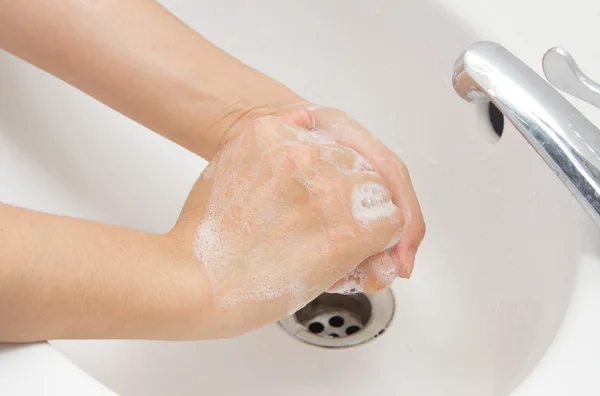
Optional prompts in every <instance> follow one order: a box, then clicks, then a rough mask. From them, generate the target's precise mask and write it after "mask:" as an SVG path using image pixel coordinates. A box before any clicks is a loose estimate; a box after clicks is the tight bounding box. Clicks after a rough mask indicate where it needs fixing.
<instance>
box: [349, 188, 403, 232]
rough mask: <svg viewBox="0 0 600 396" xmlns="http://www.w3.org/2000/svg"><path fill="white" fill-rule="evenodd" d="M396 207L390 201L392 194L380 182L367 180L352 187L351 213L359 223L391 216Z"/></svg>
mask: <svg viewBox="0 0 600 396" xmlns="http://www.w3.org/2000/svg"><path fill="white" fill-rule="evenodd" d="M397 210H398V208H397V207H396V206H395V205H394V204H393V203H392V194H391V193H390V192H389V190H388V189H387V188H385V187H384V186H382V185H381V184H377V183H373V182H368V183H362V184H359V185H357V186H355V187H354V191H353V192H352V215H353V216H354V218H355V219H356V220H357V221H359V222H361V223H369V222H371V221H374V220H378V219H382V218H386V217H388V218H391V217H393V216H394V214H395V213H396V211H397Z"/></svg>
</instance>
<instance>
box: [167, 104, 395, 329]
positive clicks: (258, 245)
mask: <svg viewBox="0 0 600 396" xmlns="http://www.w3.org/2000/svg"><path fill="white" fill-rule="evenodd" d="M307 115H310V114H308V113H307V112H306V110H305V109H301V108H300V109H293V110H286V111H285V112H284V114H282V116H281V118H282V119H283V120H288V121H289V123H287V122H283V121H281V119H279V118H276V117H273V116H271V117H262V118H259V119H257V120H256V121H254V122H253V123H252V124H251V126H250V127H247V128H245V129H244V130H242V131H240V132H239V133H238V134H237V135H236V136H235V137H233V138H231V139H230V140H229V141H228V142H227V143H226V144H225V146H224V147H223V149H222V150H221V151H220V152H219V153H218V154H217V156H216V157H215V158H214V159H213V160H212V162H211V163H210V165H209V166H208V167H207V168H206V169H205V171H204V172H203V173H202V175H201V177H200V179H199V180H198V182H197V183H196V185H195V187H194V189H193V190H192V193H191V194H190V196H189V198H188V201H187V203H186V205H185V207H184V210H183V213H182V215H181V218H180V221H179V222H178V224H177V225H176V227H175V228H174V229H173V231H172V232H171V234H170V236H171V237H172V238H173V239H174V240H176V241H177V243H178V244H179V246H180V247H181V248H182V249H183V250H185V251H187V252H188V254H189V255H190V256H191V257H193V258H194V260H197V261H198V265H199V266H200V267H201V268H202V270H203V272H204V274H205V276H206V278H207V279H208V282H207V284H208V285H209V286H210V288H211V293H210V298H209V300H210V304H208V305H207V308H206V309H205V310H204V312H203V315H205V316H206V320H202V321H201V322H202V323H204V325H203V329H201V330H199V331H202V332H207V331H208V332H209V334H204V335H203V336H204V337H227V336H231V335H236V334H239V333H242V332H246V331H249V330H251V329H254V328H257V327H260V326H262V325H266V324H269V323H272V322H274V321H276V320H278V319H281V318H283V317H284V316H286V315H288V314H291V313H293V312H295V311H296V310H297V309H299V308H301V307H302V306H304V305H305V304H306V303H308V302H309V301H311V300H312V299H313V298H315V297H316V296H317V295H318V294H320V293H321V292H323V291H324V290H325V289H327V288H328V287H330V286H331V285H332V284H334V283H335V282H336V281H338V280H339V279H340V278H342V277H344V276H345V275H346V274H348V273H349V272H351V271H355V268H356V267H357V266H358V265H359V264H360V263H361V262H363V260H365V259H367V258H368V257H371V256H373V255H376V254H377V253H379V252H382V251H385V250H386V249H389V248H390V247H392V246H394V245H395V244H396V243H397V242H398V240H399V238H400V235H401V233H402V229H403V226H404V222H405V219H406V211H404V210H400V209H399V208H398V207H397V206H395V205H394V204H393V203H392V196H391V193H390V192H389V190H388V185H387V183H386V182H385V180H384V179H383V178H382V177H381V176H379V175H378V174H377V173H375V172H373V170H372V167H371V165H370V164H369V163H368V162H367V161H366V160H365V159H364V158H363V157H362V156H361V155H359V154H358V153H357V152H356V151H354V150H352V149H351V148H347V147H344V146H341V145H339V144H337V143H336V142H335V141H334V140H333V139H332V138H331V136H330V135H329V134H327V132H326V131H322V130H319V129H316V128H313V125H307V124H306V122H305V121H306V120H308V121H311V119H310V117H308V118H307V117H306V116H307ZM308 128H310V129H311V130H309V129H308ZM375 257H379V256H375ZM370 261H373V260H369V261H366V262H365V264H363V265H362V266H365V267H367V266H369V264H368V263H369V262H370ZM381 263H383V262H380V264H381ZM380 264H378V265H374V266H371V267H369V269H373V270H375V273H374V275H377V274H378V272H377V270H378V268H379V266H380ZM386 270H388V269H387V268H386ZM393 272H394V277H395V274H396V271H395V270H394V271H393ZM386 276H387V275H386ZM386 279H387V278H386Z"/></svg>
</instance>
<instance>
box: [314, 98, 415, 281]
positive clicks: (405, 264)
mask: <svg viewBox="0 0 600 396" xmlns="http://www.w3.org/2000/svg"><path fill="white" fill-rule="evenodd" d="M309 109H310V111H311V113H312V115H313V119H314V126H315V128H320V129H325V130H326V131H327V132H328V133H329V134H330V135H331V136H332V137H333V138H334V139H335V140H336V141H337V142H338V143H340V144H342V145H344V146H347V147H349V148H352V149H354V150H356V151H357V152H358V153H360V154H362V155H363V156H364V157H365V158H366V160H367V161H369V163H371V164H372V165H373V168H374V169H375V171H376V172H377V173H379V174H380V175H382V176H383V177H384V178H385V180H386V181H387V182H388V183H389V186H390V191H391V192H392V200H393V202H394V204H396V205H397V206H398V207H400V208H401V209H402V210H403V211H404V212H405V213H406V218H407V224H406V226H405V230H404V236H403V238H402V240H401V241H400V242H399V243H398V245H397V246H396V247H395V248H394V251H395V254H396V256H397V257H399V258H400V264H399V273H400V276H402V277H404V278H408V277H410V275H411V273H412V270H413V267H414V259H415V254H416V251H417V249H418V248H419V245H420V244H421V241H422V240H423V237H424V235H425V223H424V221H423V214H422V211H421V207H420V205H419V202H418V200H417V196H416V193H415V191H414V188H413V185H412V182H411V179H410V176H409V174H408V171H407V169H406V166H405V165H404V163H402V161H401V160H400V159H399V158H398V157H397V156H396V155H395V154H394V153H393V152H392V151H391V150H389V149H388V148H387V147H385V146H384V145H383V144H382V143H381V142H380V141H379V140H377V139H376V138H375V137H374V136H373V135H371V134H370V133H369V132H368V131H367V130H366V129H365V128H364V127H363V126H362V125H360V124H359V123H358V122H356V121H354V120H352V119H350V118H349V117H348V116H347V115H346V114H345V113H343V112H342V111H340V110H337V109H332V108H326V107H317V106H312V107H309Z"/></svg>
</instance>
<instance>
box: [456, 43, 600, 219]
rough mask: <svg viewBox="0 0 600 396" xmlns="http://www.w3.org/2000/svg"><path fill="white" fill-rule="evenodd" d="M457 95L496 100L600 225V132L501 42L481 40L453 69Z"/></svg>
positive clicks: (476, 100)
mask: <svg viewBox="0 0 600 396" xmlns="http://www.w3.org/2000/svg"><path fill="white" fill-rule="evenodd" d="M452 83H453V85H454V89H455V91H456V93H458V94H459V95H460V96H461V97H462V98H463V99H465V100H466V101H468V102H470V103H478V104H481V103H486V102H488V101H492V102H493V103H494V104H495V105H496V106H497V107H498V109H500V111H502V113H504V116H505V117H506V118H507V119H508V120H509V121H510V122H511V123H512V124H513V125H514V126H515V127H516V129H517V130H518V131H519V132H520V133H521V135H523V137H524V138H525V139H526V140H527V141H528V142H529V144H531V146H532V147H533V148H534V149H535V150H536V151H537V153H538V154H539V155H540V156H541V157H542V159H543V160H544V161H545V162H546V163H547V164H548V166H549V167H550V168H551V169H552V170H553V171H554V172H555V173H556V175H557V176H558V177H559V178H560V180H562V182H563V183H564V184H565V186H566V187H567V188H568V189H569V190H570V191H571V193H572V194H573V196H574V197H575V198H576V199H577V201H578V202H579V203H580V204H581V205H582V206H583V208H584V209H585V210H586V212H587V213H588V214H589V215H590V216H591V217H592V219H593V220H594V222H595V223H596V225H598V226H599V227H600V130H598V128H596V127H595V126H594V124H592V123H591V122H590V121H589V120H588V119H587V118H585V117H584V116H583V114H581V113H580V112H579V111H578V110H577V109H576V108H575V107H574V106H573V105H571V103H570V102H569V101H567V100H566V99H565V98H564V97H563V96H562V95H561V94H560V93H558V91H556V90H555V89H554V88H553V87H552V86H551V85H550V84H549V83H547V82H546V81H545V80H544V79H543V78H542V77H540V76H539V75H538V74H537V73H536V72H534V71H533V70H532V69H531V68H529V67H528V66H527V65H525V63H523V62H522V61H521V60H519V59H518V58H517V57H515V56H514V55H513V54H511V53H510V52H509V51H507V50H506V49H505V48H503V47H502V46H500V45H499V44H496V43H492V42H479V43H475V44H473V45H472V46H471V47H469V48H468V49H467V50H466V51H465V52H463V54H462V55H461V56H460V57H459V58H458V60H457V61H456V63H455V65H454V75H453V78H452Z"/></svg>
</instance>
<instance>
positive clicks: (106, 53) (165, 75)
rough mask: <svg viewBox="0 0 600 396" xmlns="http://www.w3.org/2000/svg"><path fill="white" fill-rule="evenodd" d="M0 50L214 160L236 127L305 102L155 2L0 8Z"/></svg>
mask: <svg viewBox="0 0 600 396" xmlns="http://www.w3.org/2000/svg"><path fill="white" fill-rule="evenodd" d="M0 48H3V49H5V50H7V51H8V52H11V53H13V54H14V55H16V56H18V57H20V58H22V59H25V60H27V61H29V62H30V63H33V64H34V65H36V66H38V67H40V68H42V69H44V70H46V71H48V72H50V73H52V74H54V75H56V76H58V77H60V78H61V79H63V80H64V81H66V82H68V83H70V84H72V85H74V86H76V87H77V88H79V89H81V90H82V91H84V92H87V93H88V94H90V95H92V96H93V97H95V98H96V99H98V100H100V101H102V102H104V103H105V104H106V105H108V106H110V107H112V108H114V109H115V110H117V111H119V112H121V113H123V114H124V115H126V116H128V117H130V118H132V119H134V120H136V121H137V122H139V123H141V124H142V125H144V126H146V127H148V128H149V129H152V130H154V131H156V132H157V133H159V134H161V135H163V136H165V137H166V138H168V139H170V140H172V141H174V142H175V143H178V144H180V145H182V146H184V147H186V148H188V149H190V150H192V151H194V152H195V153H197V154H199V155H201V156H202V157H204V158H206V159H210V158H212V157H213V155H214V154H215V152H216V151H217V149H218V146H219V143H220V141H221V139H222V136H223V134H224V133H225V131H227V130H229V129H230V127H231V126H232V125H233V124H234V123H235V122H236V121H238V120H240V119H243V118H249V119H252V118H255V117H256V116H258V115H263V114H270V113H273V112H275V111H276V110H278V109H279V108H280V107H282V106H285V105H288V104H296V103H301V102H303V100H302V99H301V98H299V97H298V96H297V95H295V94H294V93H293V92H292V91H290V90H289V89H287V88H286V87H284V86H283V85H281V84H279V83H278V82H276V81H275V80H273V79H271V78H269V77H267V76H265V75H263V74H260V73H258V72H257V71H255V70H253V69H251V68H249V67H247V66H246V65H244V64H242V63H241V62H240V61H238V60H236V59H235V58H233V57H231V56H229V55H228V54H226V53H225V52H223V51H221V50H219V49H218V48H216V47H215V46H213V45H212V44H211V43H209V42H208V41H206V40H204V39H203V38H202V37H201V36H200V35H198V34H197V33H195V32H194V31H193V30H192V29H190V28H189V27H187V26H186V25H184V24H183V23H182V22H181V21H180V20H179V19H177V18H176V17H175V16H173V15H172V14H171V13H169V12H168V11H167V10H165V9H164V8H163V7H162V6H161V5H160V4H158V3H157V2H155V1H149V0H127V1H123V0H93V1H83V0H79V1H77V0H75V1H56V0H28V1H0Z"/></svg>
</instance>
